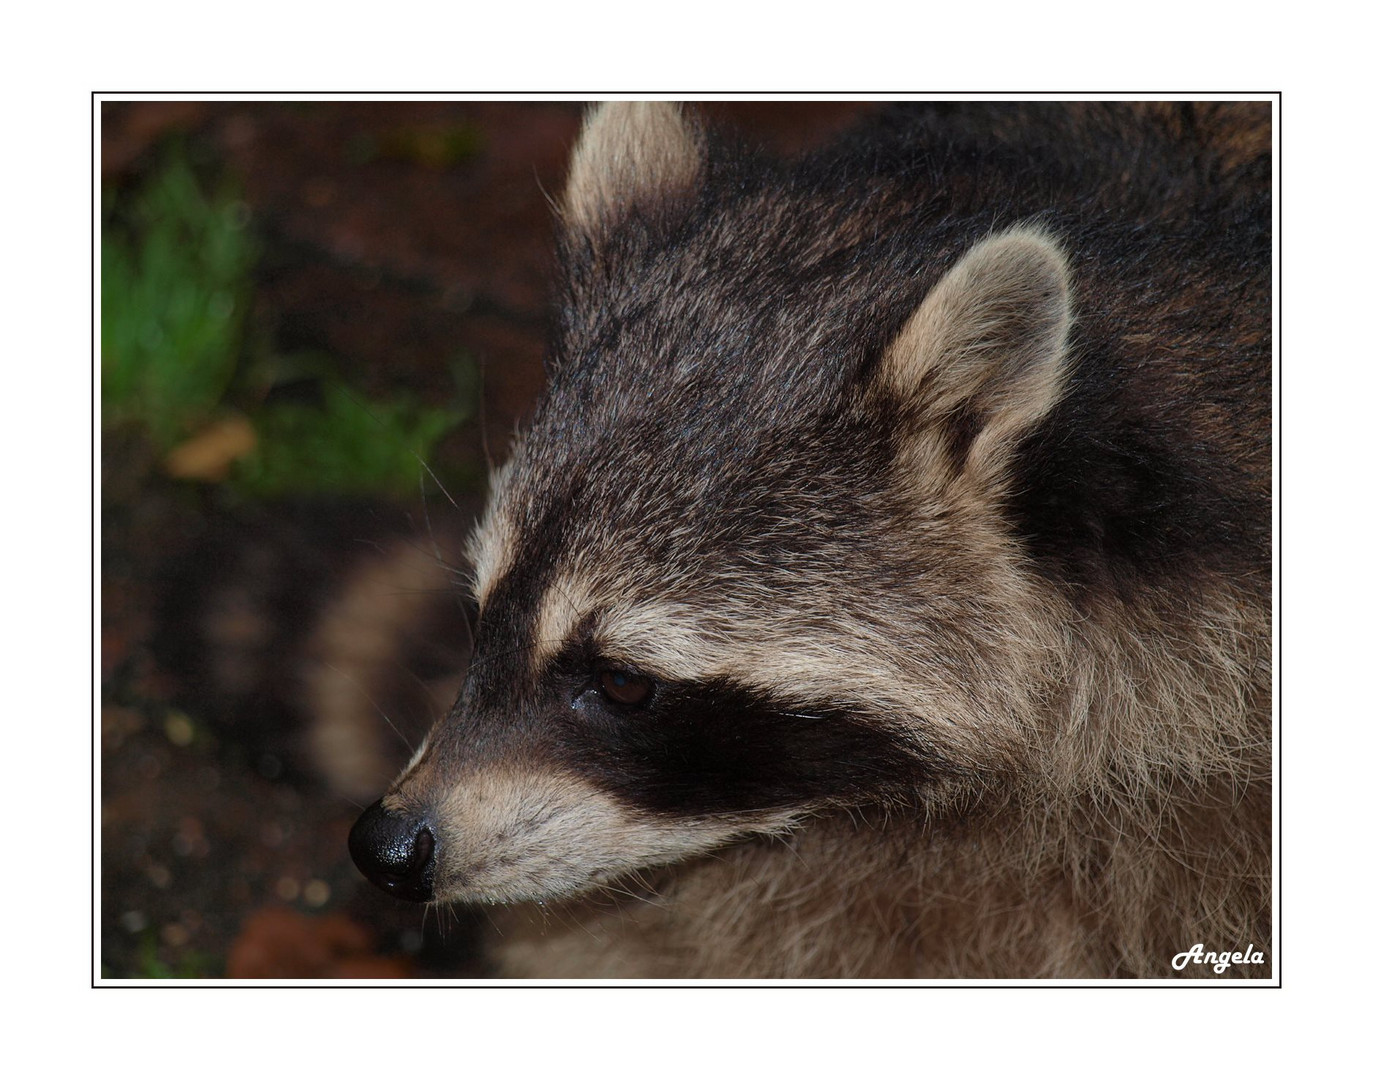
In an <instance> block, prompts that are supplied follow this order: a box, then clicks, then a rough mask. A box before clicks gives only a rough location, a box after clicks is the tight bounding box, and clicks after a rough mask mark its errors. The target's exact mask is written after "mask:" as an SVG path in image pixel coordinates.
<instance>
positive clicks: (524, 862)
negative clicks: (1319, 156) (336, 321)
mask: <svg viewBox="0 0 1373 1080" xmlns="http://www.w3.org/2000/svg"><path fill="white" fill-rule="evenodd" d="M1269 108H1270V106H1269V105H1268V104H1267V103H1257V104H1254V103H1231V104H1223V103H1208V104H1186V103H1179V104H1170V103H1158V104H1127V103H1117V104H1087V103H1083V104H1048V103H1035V104H985V103H966V104H956V105H940V104H915V105H910V106H907V107H899V108H894V109H892V110H890V111H888V112H885V113H884V114H882V115H881V117H880V118H878V119H877V120H875V121H873V122H872V123H870V124H867V125H865V126H864V127H862V128H861V129H860V130H858V131H856V132H854V133H852V134H851V135H850V136H849V137H847V138H844V139H841V140H840V141H839V143H837V144H836V145H835V146H833V147H831V148H830V149H828V150H825V151H822V152H818V153H814V154H812V155H810V156H808V157H805V158H803V159H800V160H795V161H789V162H786V161H773V160H770V159H768V158H766V157H765V156H762V155H759V154H756V153H752V152H749V151H746V150H744V149H741V148H739V147H737V146H735V145H733V144H732V143H730V142H729V141H728V140H727V139H726V138H724V137H722V136H720V135H719V134H716V133H713V132H710V131H707V130H706V129H705V127H704V125H703V124H702V123H701V122H700V121H699V120H698V119H697V118H696V117H695V116H694V115H692V114H690V113H688V112H684V111H683V110H682V109H680V108H678V107H676V106H673V105H670V104H664V103H634V102H617V103H612V104H606V105H602V106H600V107H595V108H593V109H592V110H590V111H589V113H588V115H587V118H586V120H585V124H584V128H583V131H582V134H581V136H580V140H579V142H578V143H577V145H576V147H575V151H574V153H573V155H572V159H571V165H570V171H569V177H568V180H567V185H566V190H565V194H564V196H563V199H562V202H561V205H560V217H561V241H560V265H561V278H560V289H561V291H560V300H559V305H558V309H557V319H556V323H557V325H556V329H555V332H554V335H553V341H552V343H551V347H550V352H549V357H548V364H547V367H548V386H547V390H546V393H545V395H544V397H543V398H542V400H541V402H540V404H539V406H538V408H537V410H536V412H535V414H534V417H533V419H532V421H531V423H530V424H529V426H528V429H527V431H526V432H525V433H524V434H523V435H522V436H521V437H519V438H518V439H517V441H516V443H515V445H514V447H513V449H512V450H511V452H510V455H509V459H508V461H507V462H506V464H505V465H504V466H503V467H501V468H500V469H499V470H498V471H497V472H496V473H495V475H494V477H493V480H492V485H491V493H490V498H489V503H488V506H487V509H486V511H485V515H484V517H483V519H482V520H481V523H480V524H479V526H478V527H477V529H476V531H475V533H474V535H473V536H472V538H471V541H470V552H469V554H470V558H471V564H472V568H473V583H474V593H475V599H476V603H477V605H478V608H479V617H478V624H477V627H476V638H475V647H474V650H473V653H472V656H471V661H470V664H469V667H468V670H467V674H466V679H465V682H464V684H463V687H462V690H461V692H460V695H459V697H458V700H457V703H456V705H454V707H453V709H452V711H451V713H450V714H449V715H448V716H447V718H446V719H444V720H443V721H442V722H441V723H439V724H438V725H437V726H436V727H435V728H434V730H433V731H432V732H431V734H430V735H429V737H428V738H427V740H426V741H425V742H424V744H423V745H422V746H421V747H420V749H419V751H418V752H417V753H416V754H415V755H414V758H413V760H412V761H411V762H410V764H409V765H408V767H406V768H405V769H404V770H403V771H402V773H401V774H400V776H399V778H398V779H397V780H396V781H395V782H394V783H393V784H392V785H391V787H390V789H389V791H387V793H386V794H385V795H384V797H382V798H381V799H380V800H379V801H378V802H376V803H375V804H373V805H372V806H371V807H370V808H369V809H368V810H367V811H366V812H365V813H364V814H363V815H362V817H361V818H360V819H359V820H358V822H357V824H356V826H355V827H354V829H353V831H352V834H351V836H350V848H351V851H352V855H353V858H354V860H355V861H356V863H357V865H358V866H359V868H360V869H361V870H362V871H363V873H364V874H365V875H366V876H367V877H368V878H370V879H371V880H372V881H373V882H375V883H376V884H377V885H379V886H381V887H382V888H383V889H386V890H387V891H389V892H390V893H391V894H392V895H394V896H397V897H401V898H405V899H409V900H414V901H424V902H452V901H458V902H467V903H477V904H484V905H495V906H497V908H498V909H499V911H500V912H502V913H501V914H499V915H496V916H494V921H495V923H496V927H497V930H498V931H499V932H498V933H497V934H493V935H492V938H491V957H492V963H493V965H494V967H495V970H496V971H497V972H498V973H499V974H502V975H506V976H510V977H541V978H554V977H557V978H562V977H600V978H624V977H629V978H699V977H707V978H741V977H742V978H797V977H802V978H831V977H836V978H929V977H944V978H966V977H1017V978H1035V977H1076V978H1094V977H1117V978H1121V977H1150V978H1152V977H1164V976H1174V975H1196V976H1211V977H1216V976H1215V975H1214V973H1213V972H1212V970H1211V969H1210V968H1208V967H1205V966H1204V965H1196V964H1193V965H1185V966H1184V968H1183V969H1182V970H1181V971H1179V970H1178V969H1177V968H1176V967H1175V966H1174V965H1173V964H1172V963H1171V961H1172V960H1173V958H1174V957H1175V956H1176V955H1178V954H1179V953H1181V952H1185V951H1186V950H1188V949H1190V948H1192V947H1193V946H1194V945H1195V943H1197V942H1203V943H1205V944H1206V947H1207V948H1213V949H1232V948H1237V947H1238V948H1244V947H1246V946H1252V948H1253V949H1254V950H1256V951H1257V953H1255V954H1251V955H1262V956H1265V957H1266V956H1271V948H1272V941H1271V932H1272V926H1271V915H1270V894H1271V879H1272V875H1271V858H1270V837H1271V831H1272V799H1271V779H1270V762H1269V758H1270V755H1269V748H1270V743H1271V713H1270V621H1271V619H1270V592H1271V558H1270V520H1271V493H1270V457H1271V450H1270V439H1271V398H1270V393H1271V391H1270V380H1271V374H1270V371H1271V355H1270V354H1271V342H1270V328H1269V319H1270V280H1269V278H1270V267H1271V237H1270V229H1271V223H1270V222H1271V207H1270V126H1269V125H1270V120H1269V116H1268V110H1269ZM1272 974H1273V969H1272V967H1271V965H1270V964H1269V963H1253V964H1249V965H1245V966H1233V967H1230V968H1228V969H1227V970H1226V972H1225V976H1226V977H1233V976H1236V975H1241V976H1243V975H1249V976H1259V977H1271V976H1272Z"/></svg>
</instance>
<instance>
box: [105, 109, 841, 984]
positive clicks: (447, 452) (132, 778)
mask: <svg viewBox="0 0 1373 1080" xmlns="http://www.w3.org/2000/svg"><path fill="white" fill-rule="evenodd" d="M865 108H867V107H866V106H862V105H855V104H811V103H807V104H802V103H794V104H791V103H789V104H770V103H769V104H762V103H755V104H719V105H712V106H711V107H710V110H709V111H710V112H711V113H712V114H714V115H715V116H716V117H717V118H724V119H726V120H728V121H732V122H735V123H737V124H738V125H739V126H740V127H742V128H744V129H745V130H747V131H749V132H750V133H752V134H756V135H757V137H758V139H759V140H760V141H764V142H766V143H768V144H770V145H772V146H773V147H774V148H776V149H778V150H781V151H784V152H789V151H794V150H797V149H801V148H804V147H806V146H808V145H812V144H814V143H818V142H821V141H823V140H824V139H825V138H826V137H828V136H829V135H831V134H833V133H834V132H835V131H836V130H838V129H840V128H842V127H843V126H845V125H846V124H848V123H850V122H852V120H853V119H854V118H855V117H856V116H857V114H858V113H860V112H861V111H863V110H864V109H865ZM579 116H580V107H579V106H578V105H575V104H568V103H503V104H493V103H481V102H456V103H415V102H400V101H386V102H328V103H258V102H251V103H234V102H189V103H182V102H175V103H174V102H157V103H147V102H114V103H106V104H105V106H104V108H103V110H102V124H101V141H102V162H101V165H102V172H103V175H104V179H105V182H106V184H107V185H113V186H116V187H118V186H121V185H127V184H131V183H135V182H137V180H138V178H139V176H140V175H141V174H142V172H143V171H144V170H146V169H147V168H148V166H149V163H150V162H151V161H152V160H154V158H155V156H156V153H157V151H158V147H159V146H161V145H163V143H164V140H166V139H167V138H169V137H172V138H176V137H180V138H184V139H186V140H188V145H189V146H190V147H192V148H193V150H194V152H195V153H196V154H197V155H198V157H199V158H200V159H201V160H210V161H212V162H214V163H215V164H216V165H217V166H220V167H223V168H225V169H227V170H228V172H229V173H231V174H232V175H235V176H237V177H238V178H239V180H240V181H241V183H242V187H243V194H244V200H245V202H246V203H247V205H248V208H249V210H250V213H251V220H252V222H253V226H254V228H255V230H256V232H257V234H258V236H259V238H260V240H261V242H262V245H263V257H262V260H261V263H260V267H259V271H258V274H257V279H256V290H255V299H254V310H253V313H252V320H251V324H252V327H253V332H255V333H258V334H260V335H264V336H265V337H266V338H267V339H269V340H270V341H271V343H272V345H273V347H274V348H275V349H277V350H279V351H282V352H291V351H302V350H309V351H314V352H317V353H320V354H325V355H327V356H329V357H330V358H331V361H332V362H333V363H334V364H336V366H337V370H338V372H339V373H340V374H341V375H342V376H343V377H344V378H345V379H347V380H348V381H349V382H351V383H352V384H354V385H357V386H359V387H361V388H362V389H363V390H365V391H366V392H368V393H376V394H385V393H387V392H389V391H394V390H395V389H396V388H398V387H404V388H406V389H407V390H409V391H411V392H414V393H418V394H420V395H422V396H424V397H425V398H427V399H428V400H431V401H436V402H437V401H438V400H439V399H440V398H441V396H442V395H443V394H445V393H446V392H448V389H449V387H450V386H451V382H450V376H449V374H448V369H449V364H450V362H451V361H452V360H453V358H454V357H455V356H456V355H461V354H464V353H465V354H467V355H470V356H473V357H475V358H476V359H477V361H478V363H479V364H480V366H481V370H482V371H483V375H484V385H483V394H482V398H483V412H484V415H483V421H482V423H480V424H476V423H474V424H469V425H468V426H467V427H465V428H464V429H462V430H461V431H459V432H458V433H457V434H455V435H454V436H453V437H452V438H450V439H449V440H448V441H447V442H446V443H445V444H444V446H443V448H442V454H443V455H444V458H445V460H449V461H452V462H456V463H459V464H468V465H470V466H471V467H472V469H474V470H480V469H481V468H484V466H483V464H482V463H483V461H484V450H483V441H484V440H485V442H486V443H487V444H488V445H489V446H490V447H491V449H492V451H493V453H494V454H495V456H497V457H499V455H500V451H501V447H503V446H504V444H505V442H506V439H507V437H508V435H509V432H510V430H511V429H512V426H513V425H514V424H515V423H516V421H517V420H518V418H519V417H520V416H522V415H523V414H525V413H526V411H527V410H528V408H529V406H530V404H531V402H532V400H533V398H534V396H535V395H536V394H537V392H538V390H539V388H540V385H541V383H542V371H541V354H542V348H543V340H544V334H545V328H546V317H545V316H546V312H545V309H546V303H547V293H546V283H547V282H548V280H549V269H550V254H551V246H552V236H551V214H550V210H549V203H548V197H547V194H546V193H550V192H556V191H558V190H559V187H560V185H561V181H562V174H563V170H564V167H565V159H566V155H567V152H568V149H569V148H570V146H571V144H572V141H573V139H574V137H575V134H576V131H577V126H578V123H579ZM455 132H456V133H458V135H459V137H460V141H459V145H460V147H461V149H459V150H458V151H456V152H455V151H454V149H453V145H454V144H453V142H452V136H453V133H455ZM445 137H448V139H449V141H447V142H445ZM462 140H465V141H462ZM103 458H104V459H103V463H102V496H103V504H104V508H103V512H102V528H103V548H102V581H101V602H102V636H103V649H102V666H103V676H104V684H103V688H102V689H103V694H102V700H103V702H104V704H103V707H102V710H101V716H100V736H101V738H100V747H101V758H100V784H101V789H100V790H101V800H102V812H103V817H102V830H101V847H102V854H101V866H100V874H101V895H102V898H103V902H102V909H101V911H100V917H99V924H100V927H101V939H102V940H101V953H100V962H101V966H102V971H103V973H104V974H105V976H106V977H109V978H126V977H153V976H166V975H170V976H220V975H228V976H231V977H238V976H242V977H254V976H256V977H284V978H311V977H352V978H368V977H398V976H407V975H413V974H458V975H464V974H465V975H479V974H480V968H479V966H477V965H476V964H475V962H474V961H473V959H472V957H471V950H470V939H471V933H470V931H471V930H472V929H473V928H474V925H475V922H479V920H480V916H475V917H474V916H468V915H458V916H449V917H445V918H443V919H442V920H440V919H438V918H436V917H434V916H430V917H429V918H428V919H427V920H426V919H425V918H424V917H423V913H422V912H421V911H420V909H418V908H415V907H413V906H411V905H402V904H399V903H396V902H393V901H391V900H389V899H388V898H387V897H385V896H383V895H382V894H381V893H379V892H378V891H377V890H375V889H373V888H372V887H371V886H369V885H367V884H366V883H365V882H363V880H362V878H361V876H360V875H359V874H358V873H357V872H356V870H355V869H354V868H353V866H352V864H351V862H350V861H349V859H348V855H347V850H346V838H347V833H348V829H349V828H350V826H351V824H352V820H353V818H354V817H355V816H356V813H357V808H356V807H355V806H352V805H350V804H348V803H347V802H346V801H343V800H340V799H337V798H335V797H333V796H331V795H329V794H328V793H327V792H324V791H322V790H320V789H319V786H318V785H312V784H311V783H310V782H309V781H308V780H304V779H301V778H300V777H299V776H297V775H296V774H295V773H294V772H293V771H292V770H291V769H290V768H289V767H284V768H283V767H278V766H279V765H280V764H281V763H280V762H276V761H274V760H273V759H272V758H271V757H270V756H266V757H264V756H263V755H261V754H258V753H255V752H254V751H253V750H252V749H251V748H250V747H246V746H243V745H240V744H239V743H238V742H237V741H236V738H235V734H234V731H233V729H232V728H228V729H225V728H224V727H223V726H222V725H221V726H215V725H214V724H212V723H210V722H209V721H208V720H207V719H206V717H205V716H203V715H200V714H199V712H198V711H196V710H194V709H193V708H191V707H186V706H184V702H186V701H187V700H191V701H194V700H195V690H196V683H197V679H196V673H195V672H194V671H191V672H189V673H188V672H186V671H185V670H182V671H180V672H176V673H174V672H172V671H170V670H168V667H167V665H166V664H164V663H163V662H162V659H161V654H160V653H159V652H158V651H157V650H156V649H154V647H153V642H154V638H155V634H156V633H157V632H158V626H157V625H156V623H157V618H156V617H155V615H154V612H155V611H157V610H158V609H159V605H161V604H162V603H163V602H164V601H165V599H166V595H165V593H166V590H167V589H168V588H170V587H171V586H170V585H169V584H168V582H169V580H170V578H169V577H168V570H167V568H168V567H169V566H171V565H172V564H174V563H175V562H176V560H178V559H180V558H184V556H185V555H186V553H187V552H194V551H195V550H196V547H197V545H198V544H201V543H203V542H204V540H205V538H206V534H207V533H209V532H211V531H212V527H211V526H210V525H209V524H208V523H209V522H215V523H216V524H215V525H214V526H213V529H219V528H220V525H219V524H218V523H220V522H222V521H223V520H225V517H226V516H228V517H231V518H232V517H233V516H234V515H235V514H236V513H237V512H236V511H235V510H234V509H233V508H232V507H226V506H225V505H223V500H222V498H221V497H220V494H219V493H218V492H217V491H215V490H214V488H213V487H212V486H211V487H208V488H205V487H202V488H191V487H188V486H187V485H185V484H181V483H177V482H173V481H169V480H166V479H163V478H158V476H157V475H156V472H155V471H154V470H152V469H151V468H150V465H151V463H150V461H149V459H148V456H147V452H146V451H145V450H143V449H141V448H140V447H139V446H137V445H131V444H130V443H129V442H128V440H124V439H107V440H106V443H105V446H104V455H103ZM257 512H258V513H267V514H270V513H272V512H273V511H272V510H271V508H267V509H266V510H265V511H264V510H262V509H261V508H258V511H257ZM457 524H458V526H459V527H462V525H463V522H462V521H459V522H458V523H457ZM286 765H287V766H289V762H288V763H286ZM474 920H475V922H474ZM440 921H442V924H443V925H442V927H440V926H439V925H438V924H439V923H440Z"/></svg>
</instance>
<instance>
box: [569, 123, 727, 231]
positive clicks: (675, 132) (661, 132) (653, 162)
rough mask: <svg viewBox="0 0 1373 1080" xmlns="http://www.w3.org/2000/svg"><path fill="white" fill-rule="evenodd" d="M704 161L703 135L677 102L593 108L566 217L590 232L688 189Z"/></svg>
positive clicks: (575, 160) (575, 159) (576, 157)
mask: <svg viewBox="0 0 1373 1080" xmlns="http://www.w3.org/2000/svg"><path fill="white" fill-rule="evenodd" d="M701 158H702V144H701V139H700V135H699V134H698V133H697V131H696V129H695V128H694V127H693V126H692V125H691V124H690V123H689V122H688V121H687V119H686V118H685V117H684V116H683V115H682V110H681V108H680V107H679V106H678V105H677V104H675V103H673V102H666V101H610V102H606V103H604V104H601V105H598V106H594V107H593V108H592V110H591V111H590V112H589V113H588V115H587V118H586V122H585V124H584V125H583V126H582V134H581V138H580V139H579V140H578V142H577V147H576V149H575V150H574V151H573V153H572V165H571V168H570V170H569V173H568V180H567V189H566V192H565V194H564V195H563V203H562V211H563V215H564V217H565V218H566V220H567V222H568V223H569V224H570V225H572V226H573V227H574V228H577V229H580V230H582V231H583V232H586V233H590V232H592V231H594V229H595V228H596V227H597V226H599V225H600V224H602V223H603V222H604V219H605V218H606V216H607V215H608V214H610V213H612V212H615V211H622V210H624V209H625V208H626V207H627V206H629V205H630V204H632V203H633V202H635V201H636V200H638V199H643V198H646V197H649V196H658V195H661V194H662V193H663V192H667V191H674V190H681V189H685V188H689V187H690V186H691V185H692V184H693V183H694V182H695V180H696V177H697V176H698V174H699V172H700V169H701Z"/></svg>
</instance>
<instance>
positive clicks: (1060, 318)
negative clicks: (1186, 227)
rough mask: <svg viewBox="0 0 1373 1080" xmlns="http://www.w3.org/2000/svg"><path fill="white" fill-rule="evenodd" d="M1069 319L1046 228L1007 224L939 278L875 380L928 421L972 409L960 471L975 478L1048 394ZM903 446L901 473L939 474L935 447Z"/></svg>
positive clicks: (1059, 377) (1052, 396) (1061, 260)
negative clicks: (905, 459)
mask: <svg viewBox="0 0 1373 1080" xmlns="http://www.w3.org/2000/svg"><path fill="white" fill-rule="evenodd" d="M1069 323H1070V303H1069V275H1068V263H1067V259H1066V258H1065V257H1064V255H1063V253H1062V252H1061V251H1060V250H1059V248H1058V246H1057V245H1056V244H1055V243H1054V242H1053V240H1052V239H1051V238H1050V237H1049V236H1048V235H1047V234H1046V233H1044V232H1042V231H1040V230H1038V229H1034V228H1030V227H1027V226H1020V227H1018V228H1014V229H1010V230H1008V231H1006V232H1003V233H999V234H997V235H995V236H992V237H989V238H987V239H985V240H982V241H981V242H979V243H978V244H976V245H974V246H973V247H972V249H971V250H969V251H968V253H967V254H966V255H964V256H963V258H962V259H960V260H959V262H958V263H957V265H955V266H954V267H953V269H951V270H950V271H949V272H948V273H947V274H945V275H944V276H943V277H942V278H941V279H940V280H939V282H938V284H936V285H935V287H934V288H933V289H932V290H931V291H930V294H929V295H928V296H927V297H926V298H925V300H924V302H923V303H922V304H921V305H920V308H919V309H918V310H917V311H916V313H915V314H914V315H913V316H911V318H910V320H909V321H908V322H907V323H906V325H905V327H904V328H903V329H902V331H901V333H900V334H899V335H898V336H897V338H896V340H895V341H894V342H893V343H892V345H891V346H890V347H889V349H888V350H887V353H886V355H885V356H884V358H883V364H882V379H881V380H880V385H881V386H883V387H884V388H885V389H886V390H887V391H888V392H890V393H895V394H896V395H898V396H899V397H901V398H903V399H906V400H909V401H916V400H918V401H919V404H920V408H921V410H922V415H924V416H927V417H928V418H929V419H930V420H931V421H934V422H935V424H936V426H937V425H938V424H939V423H943V422H947V421H949V420H950V419H951V418H953V417H955V416H956V415H957V414H958V413H959V411H960V410H961V409H972V411H973V412H974V414H975V415H974V417H973V419H974V420H975V421H976V422H977V423H978V424H979V425H980V431H979V432H978V434H977V435H976V437H975V438H974V440H973V442H972V444H971V446H970V447H969V449H968V453H967V460H966V464H965V466H964V468H963V470H962V471H963V472H964V473H966V474H967V475H968V476H969V477H970V478H972V482H983V483H985V482H987V481H990V480H992V479H993V478H994V477H995V475H996V473H997V472H998V471H999V470H1000V469H1001V468H1002V467H1003V466H1004V465H1005V464H1006V463H1007V462H1008V461H1009V459H1010V456H1011V454H1012V453H1013V452H1014V450H1015V446H1016V441H1017V439H1018V438H1019V437H1020V436H1021V435H1023V434H1024V433H1025V432H1027V431H1028V430H1029V429H1030V428H1031V427H1033V426H1034V425H1035V424H1036V423H1038V422H1039V421H1040V420H1041V419H1043V417H1044V416H1045V414H1047V413H1048V411H1049V409H1050V408H1052V407H1053V405H1054V403H1055V402H1056V401H1057V400H1058V396H1059V394H1060V392H1061V389H1062V383H1063V377H1064V374H1065V372H1066V366H1067V343H1068V327H1069ZM910 450H911V455H910V461H909V463H908V464H909V469H910V471H912V472H918V473H919V474H921V475H931V474H934V475H939V474H945V475H948V474H949V472H950V468H949V465H948V464H946V463H944V462H943V461H942V454H941V450H942V446H941V444H940V443H933V444H931V443H928V442H925V441H920V440H916V441H913V443H912V445H911V448H910Z"/></svg>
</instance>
